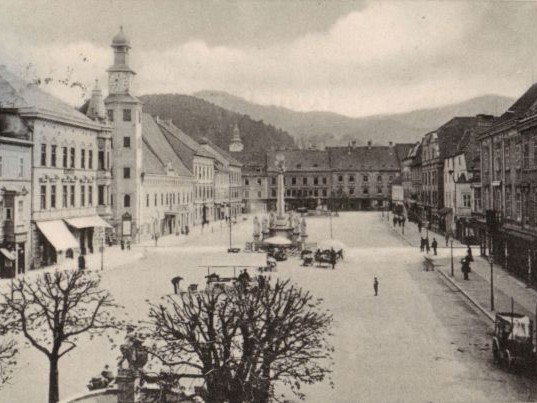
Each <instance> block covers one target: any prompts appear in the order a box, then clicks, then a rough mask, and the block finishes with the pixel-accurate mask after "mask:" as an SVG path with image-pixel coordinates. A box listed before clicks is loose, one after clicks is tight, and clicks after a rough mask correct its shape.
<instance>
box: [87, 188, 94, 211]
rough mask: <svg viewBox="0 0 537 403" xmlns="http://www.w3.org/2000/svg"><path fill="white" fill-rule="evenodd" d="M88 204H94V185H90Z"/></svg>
mask: <svg viewBox="0 0 537 403" xmlns="http://www.w3.org/2000/svg"><path fill="white" fill-rule="evenodd" d="M88 206H93V186H92V185H88Z"/></svg>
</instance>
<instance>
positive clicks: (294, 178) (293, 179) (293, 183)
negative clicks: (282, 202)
mask: <svg viewBox="0 0 537 403" xmlns="http://www.w3.org/2000/svg"><path fill="white" fill-rule="evenodd" d="M291 185H296V176H293V177H292V178H291Z"/></svg>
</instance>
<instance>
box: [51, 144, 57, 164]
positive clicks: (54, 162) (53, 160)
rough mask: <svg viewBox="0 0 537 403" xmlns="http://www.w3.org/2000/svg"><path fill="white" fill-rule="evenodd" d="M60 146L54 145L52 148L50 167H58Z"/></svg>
mask: <svg viewBox="0 0 537 403" xmlns="http://www.w3.org/2000/svg"><path fill="white" fill-rule="evenodd" d="M57 148H58V146H56V145H52V146H50V166H51V167H55V166H56V150H57Z"/></svg>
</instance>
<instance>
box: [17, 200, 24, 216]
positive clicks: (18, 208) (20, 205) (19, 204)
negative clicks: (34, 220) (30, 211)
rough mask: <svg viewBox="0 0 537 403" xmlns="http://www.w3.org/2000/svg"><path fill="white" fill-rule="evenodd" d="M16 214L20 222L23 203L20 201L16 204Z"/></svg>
mask: <svg viewBox="0 0 537 403" xmlns="http://www.w3.org/2000/svg"><path fill="white" fill-rule="evenodd" d="M17 214H18V216H19V217H20V218H19V221H20V220H22V219H23V217H24V202H23V201H22V200H19V202H18V203H17Z"/></svg>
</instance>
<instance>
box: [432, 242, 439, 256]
mask: <svg viewBox="0 0 537 403" xmlns="http://www.w3.org/2000/svg"><path fill="white" fill-rule="evenodd" d="M431 246H432V247H433V252H434V255H435V256H436V248H438V242H436V238H433V242H432V243H431Z"/></svg>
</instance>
